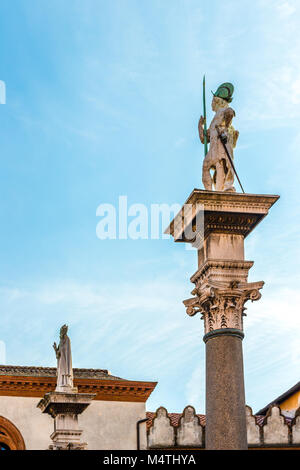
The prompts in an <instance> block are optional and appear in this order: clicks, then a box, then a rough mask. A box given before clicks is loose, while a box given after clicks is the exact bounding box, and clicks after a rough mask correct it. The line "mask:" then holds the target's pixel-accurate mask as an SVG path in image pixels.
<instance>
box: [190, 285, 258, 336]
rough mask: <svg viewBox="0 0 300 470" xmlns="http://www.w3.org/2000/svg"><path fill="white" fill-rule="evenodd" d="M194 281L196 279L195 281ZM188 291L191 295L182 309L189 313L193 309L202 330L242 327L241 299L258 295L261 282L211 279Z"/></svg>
mask: <svg viewBox="0 0 300 470" xmlns="http://www.w3.org/2000/svg"><path fill="white" fill-rule="evenodd" d="M197 284H198V283H197ZM199 284H200V286H199V287H196V288H195V289H194V290H193V292H192V294H193V295H194V296H195V297H194V298H192V299H188V300H185V301H184V302H183V303H184V305H185V307H186V312H187V314H188V315H189V316H191V317H193V316H194V315H196V314H197V313H200V314H201V315H202V319H203V320H204V330H205V334H207V333H209V332H211V331H214V330H220V329H223V328H233V329H237V330H241V331H243V317H244V316H245V310H246V308H245V303H246V302H247V301H248V300H251V301H252V302H253V301H255V300H259V299H260V298H261V293H260V292H259V291H260V289H262V287H263V285H264V283H263V282H253V283H247V282H239V281H231V282H221V281H220V282H217V281H214V282H211V281H209V280H208V281H207V282H205V283H199Z"/></svg>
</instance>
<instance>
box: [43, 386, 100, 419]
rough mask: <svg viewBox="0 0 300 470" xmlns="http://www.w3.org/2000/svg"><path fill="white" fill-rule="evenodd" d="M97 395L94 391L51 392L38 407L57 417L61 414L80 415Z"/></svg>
mask: <svg viewBox="0 0 300 470" xmlns="http://www.w3.org/2000/svg"><path fill="white" fill-rule="evenodd" d="M95 396H96V395H95V394H92V393H64V392H50V393H46V394H45V396H44V398H42V399H41V400H40V401H39V403H38V404H37V407H38V408H40V409H41V410H42V412H43V413H47V414H49V415H51V416H52V418H56V416H58V415H59V414H74V415H79V414H81V413H82V412H83V411H84V410H85V409H86V408H87V407H88V406H89V404H90V403H91V401H92V400H93V399H94V398H95Z"/></svg>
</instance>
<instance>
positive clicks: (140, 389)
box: [0, 375, 157, 402]
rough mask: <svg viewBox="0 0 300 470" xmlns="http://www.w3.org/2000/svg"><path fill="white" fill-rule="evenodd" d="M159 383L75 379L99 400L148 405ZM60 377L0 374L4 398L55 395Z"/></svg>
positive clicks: (81, 390)
mask: <svg viewBox="0 0 300 470" xmlns="http://www.w3.org/2000/svg"><path fill="white" fill-rule="evenodd" d="M156 384H157V382H140V381H139V382H137V381H131V380H106V379H104V380H101V379H87V378H77V379H76V378H75V379H74V385H75V386H76V387H78V391H79V393H92V394H96V396H95V398H94V399H95V400H105V401H126V402H146V401H147V399H148V397H149V396H150V394H151V393H152V391H153V390H154V388H155V387H156ZM55 386H56V377H36V376H27V377H26V376H18V375H0V396H15V397H37V398H42V397H43V396H44V395H45V393H48V392H53V391H54V389H55Z"/></svg>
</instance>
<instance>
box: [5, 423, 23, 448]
mask: <svg viewBox="0 0 300 470" xmlns="http://www.w3.org/2000/svg"><path fill="white" fill-rule="evenodd" d="M0 441H1V442H3V444H6V445H7V446H8V447H9V448H10V450H25V443H24V439H23V436H22V434H21V433H20V431H19V430H18V429H17V428H16V426H15V425H14V424H13V423H12V422H11V421H9V420H8V419H6V418H4V417H3V416H0Z"/></svg>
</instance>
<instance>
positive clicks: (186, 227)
mask: <svg viewBox="0 0 300 470" xmlns="http://www.w3.org/2000/svg"><path fill="white" fill-rule="evenodd" d="M279 197H280V196H276V195H269V194H241V193H232V192H217V191H205V190H202V189H194V191H193V192H192V193H191V195H190V196H189V198H188V199H187V201H186V203H185V204H184V205H183V207H182V208H181V210H180V211H179V213H178V214H177V215H176V217H175V218H174V220H172V222H171V223H170V225H169V227H168V228H167V229H166V231H165V233H166V234H170V235H172V236H173V237H174V241H175V242H182V243H194V241H195V237H196V234H197V235H198V236H200V237H201V238H202V239H205V238H207V236H208V235H209V234H211V233H223V234H233V235H242V236H243V237H244V238H245V237H247V235H249V233H251V232H252V230H253V229H254V228H255V227H256V226H257V224H259V222H261V221H262V219H263V218H264V217H265V216H266V215H267V214H268V212H269V210H270V208H271V207H272V206H273V204H275V202H276V201H277V200H278V199H279ZM193 235H194V236H193Z"/></svg>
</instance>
